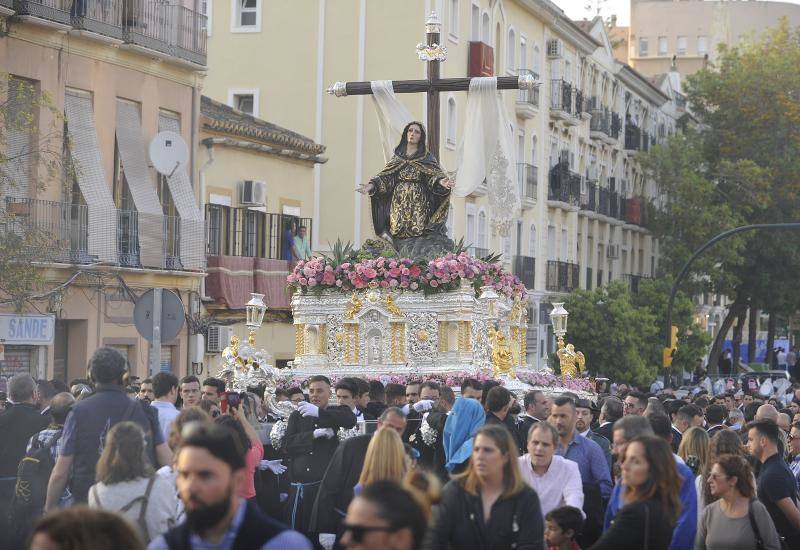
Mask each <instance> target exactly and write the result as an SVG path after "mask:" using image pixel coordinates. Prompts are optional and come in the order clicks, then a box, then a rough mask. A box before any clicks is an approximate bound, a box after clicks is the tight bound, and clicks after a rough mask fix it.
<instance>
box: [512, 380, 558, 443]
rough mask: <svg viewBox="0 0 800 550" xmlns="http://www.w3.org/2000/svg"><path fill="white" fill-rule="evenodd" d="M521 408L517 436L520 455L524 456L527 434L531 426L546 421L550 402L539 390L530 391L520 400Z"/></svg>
mask: <svg viewBox="0 0 800 550" xmlns="http://www.w3.org/2000/svg"><path fill="white" fill-rule="evenodd" d="M522 406H523V408H524V409H525V412H524V413H523V414H521V415H520V417H519V427H518V429H519V435H520V440H521V441H522V442H523V443H522V447H521V448H520V453H521V454H525V453H527V452H528V449H527V443H525V442H526V441H527V439H528V432H529V431H530V430H531V426H533V425H534V424H536V423H537V422H542V421H543V420H547V417H548V416H550V400H549V399H547V396H546V395H545V394H544V392H542V391H541V390H532V391H529V392H528V393H526V394H525V397H523V398H522Z"/></svg>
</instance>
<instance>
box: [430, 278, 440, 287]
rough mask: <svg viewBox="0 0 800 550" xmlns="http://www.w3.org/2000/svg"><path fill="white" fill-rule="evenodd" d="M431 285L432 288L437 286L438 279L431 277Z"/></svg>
mask: <svg viewBox="0 0 800 550" xmlns="http://www.w3.org/2000/svg"><path fill="white" fill-rule="evenodd" d="M431 286H432V287H433V288H436V287H437V286H439V281H437V280H436V279H433V280H432V281H431Z"/></svg>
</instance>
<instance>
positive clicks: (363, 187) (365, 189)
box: [356, 182, 375, 195]
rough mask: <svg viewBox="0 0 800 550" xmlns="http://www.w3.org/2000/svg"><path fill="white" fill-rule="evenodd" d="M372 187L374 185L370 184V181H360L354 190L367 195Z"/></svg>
mask: <svg viewBox="0 0 800 550" xmlns="http://www.w3.org/2000/svg"><path fill="white" fill-rule="evenodd" d="M374 188H375V186H374V185H373V184H372V182H367V183H360V184H359V185H358V187H356V191H358V192H359V193H362V194H364V195H369V194H370V192H371V191H372V190H373V189H374Z"/></svg>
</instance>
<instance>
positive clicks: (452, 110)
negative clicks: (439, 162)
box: [447, 97, 456, 149]
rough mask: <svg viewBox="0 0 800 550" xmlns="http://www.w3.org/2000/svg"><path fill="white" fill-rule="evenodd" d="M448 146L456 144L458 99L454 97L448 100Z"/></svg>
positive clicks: (451, 146) (452, 146)
mask: <svg viewBox="0 0 800 550" xmlns="http://www.w3.org/2000/svg"><path fill="white" fill-rule="evenodd" d="M447 146H448V147H449V148H451V149H452V148H454V147H455V146H456V100H455V99H453V98H452V97H451V98H450V99H448V100H447Z"/></svg>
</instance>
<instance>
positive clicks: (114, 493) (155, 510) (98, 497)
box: [89, 422, 178, 542]
mask: <svg viewBox="0 0 800 550" xmlns="http://www.w3.org/2000/svg"><path fill="white" fill-rule="evenodd" d="M96 473H97V476H96V479H97V483H95V484H94V485H92V487H91V488H90V489H89V506H91V507H92V508H103V509H105V510H108V511H111V512H118V513H120V514H122V515H123V516H125V517H126V518H127V519H129V520H130V521H131V522H133V523H134V524H135V525H136V526H137V527H138V528H139V531H140V532H141V534H142V536H143V538H144V540H145V541H146V542H149V541H150V540H151V539H154V538H156V537H158V536H159V535H161V534H163V533H166V532H167V531H168V530H169V529H171V528H172V527H173V525H175V523H176V515H177V512H176V511H177V508H178V503H177V500H178V497H177V496H176V494H175V488H174V486H171V485H170V484H169V482H167V481H166V480H164V479H163V478H162V477H161V476H158V475H155V474H154V472H153V470H152V468H151V467H150V461H149V460H148V458H147V455H146V447H145V438H144V431H143V430H142V428H140V427H139V425H138V424H135V423H133V422H120V423H118V424H116V425H115V426H114V427H113V428H111V430H110V431H109V432H108V435H107V436H106V442H105V448H104V449H103V453H102V454H101V455H100V460H98V461H97V472H96Z"/></svg>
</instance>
